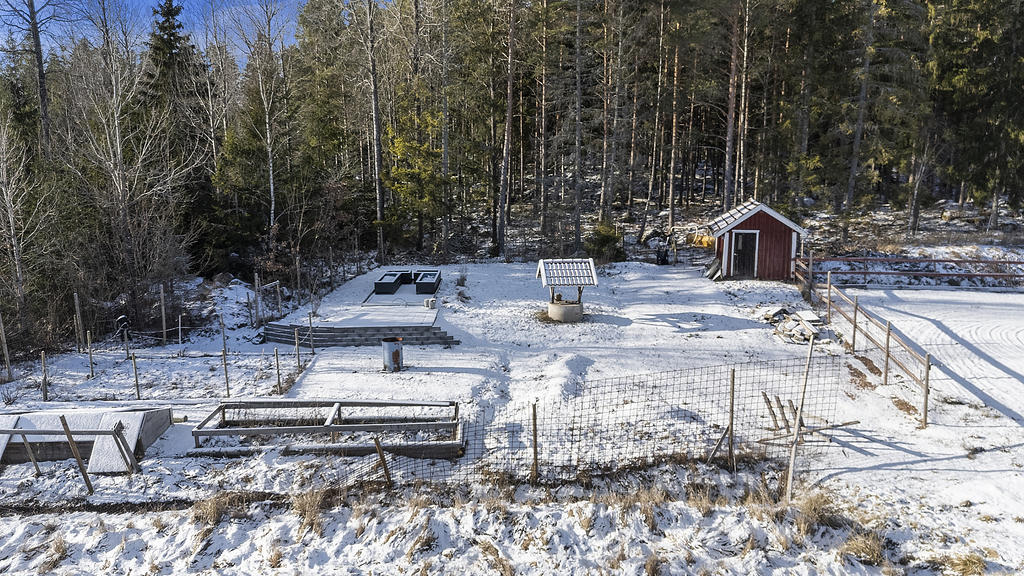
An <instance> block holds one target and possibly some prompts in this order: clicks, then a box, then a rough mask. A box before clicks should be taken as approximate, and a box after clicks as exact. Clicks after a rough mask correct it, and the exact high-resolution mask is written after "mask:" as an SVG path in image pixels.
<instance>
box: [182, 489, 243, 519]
mask: <svg viewBox="0 0 1024 576" xmlns="http://www.w3.org/2000/svg"><path fill="white" fill-rule="evenodd" d="M239 504H240V498H239V497H238V496H237V495H235V494H229V493H226V492H220V493H217V494H214V495H213V496H211V497H209V498H207V499H206V500H200V501H198V502H196V503H195V504H193V505H192V521H193V522H196V523H197V524H202V525H204V526H216V525H217V524H220V519H221V518H223V517H224V513H225V512H228V511H229V510H230V509H232V508H234V507H237V506H238V505H239Z"/></svg>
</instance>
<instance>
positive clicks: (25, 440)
mask: <svg viewBox="0 0 1024 576" xmlns="http://www.w3.org/2000/svg"><path fill="white" fill-rule="evenodd" d="M21 442H22V444H24V445H25V452H27V453H28V459H29V460H31V461H32V465H33V466H35V468H36V476H42V475H43V471H42V470H40V469H39V462H37V461H36V454H35V452H33V451H32V444H30V443H29V441H28V436H25V435H24V434H22V435H21Z"/></svg>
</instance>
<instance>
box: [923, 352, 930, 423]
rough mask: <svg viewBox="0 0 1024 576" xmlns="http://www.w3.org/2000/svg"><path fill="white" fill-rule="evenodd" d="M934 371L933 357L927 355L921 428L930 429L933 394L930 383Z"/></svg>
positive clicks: (925, 358) (925, 359) (925, 357)
mask: <svg viewBox="0 0 1024 576" xmlns="http://www.w3.org/2000/svg"><path fill="white" fill-rule="evenodd" d="M931 371H932V355H931V354H925V356H924V406H922V410H921V428H927V427H928V395H929V394H930V393H931V383H930V382H929V376H930V374H931Z"/></svg>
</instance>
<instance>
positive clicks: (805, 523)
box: [795, 492, 844, 536]
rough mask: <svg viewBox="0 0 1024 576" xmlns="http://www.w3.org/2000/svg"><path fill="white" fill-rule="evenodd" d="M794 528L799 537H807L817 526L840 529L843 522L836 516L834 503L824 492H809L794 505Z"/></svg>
mask: <svg viewBox="0 0 1024 576" xmlns="http://www.w3.org/2000/svg"><path fill="white" fill-rule="evenodd" d="M795 507H796V511H797V518H796V528H797V531H798V532H799V533H800V535H801V536H808V535H809V534H810V533H811V532H813V531H814V530H815V529H816V528H817V527H819V526H828V527H830V528H840V527H842V526H843V524H844V522H843V519H842V517H840V516H839V515H838V514H837V511H836V507H835V503H834V502H833V501H832V498H831V497H830V496H829V495H828V494H826V493H824V492H811V493H809V494H807V495H805V496H803V497H802V498H801V499H800V500H798V501H796V503H795Z"/></svg>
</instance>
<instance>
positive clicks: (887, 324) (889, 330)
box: [882, 320, 892, 386]
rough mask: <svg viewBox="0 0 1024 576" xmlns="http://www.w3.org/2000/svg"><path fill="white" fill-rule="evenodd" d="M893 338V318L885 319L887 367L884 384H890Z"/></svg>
mask: <svg viewBox="0 0 1024 576" xmlns="http://www.w3.org/2000/svg"><path fill="white" fill-rule="evenodd" d="M890 340H892V320H886V321H885V369H884V370H882V386H888V385H889V341H890Z"/></svg>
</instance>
